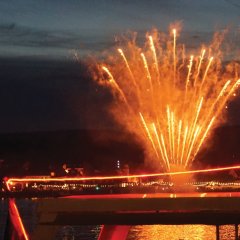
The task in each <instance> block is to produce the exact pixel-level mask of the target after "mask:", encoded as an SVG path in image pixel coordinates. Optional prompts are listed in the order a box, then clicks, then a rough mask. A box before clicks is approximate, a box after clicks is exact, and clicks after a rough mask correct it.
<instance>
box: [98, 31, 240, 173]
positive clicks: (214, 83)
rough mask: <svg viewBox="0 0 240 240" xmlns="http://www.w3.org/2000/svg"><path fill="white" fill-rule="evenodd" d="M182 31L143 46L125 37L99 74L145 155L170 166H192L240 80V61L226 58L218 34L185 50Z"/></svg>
mask: <svg viewBox="0 0 240 240" xmlns="http://www.w3.org/2000/svg"><path fill="white" fill-rule="evenodd" d="M177 36H178V32H177V29H176V28H173V29H171V31H170V34H169V35H166V34H165V35H164V33H159V32H157V31H153V33H152V34H147V37H146V44H145V45H144V46H143V47H141V46H138V45H137V44H136V42H137V41H135V40H136V39H133V41H129V42H126V44H125V45H124V46H122V48H119V49H118V53H119V54H120V56H118V55H116V56H111V58H109V59H110V60H109V63H104V64H103V65H104V67H102V70H103V71H101V72H100V73H99V74H100V76H99V78H98V79H97V80H98V81H99V83H100V84H103V85H106V86H108V87H109V89H110V90H111V91H112V93H113V96H114V101H115V102H114V104H113V105H112V107H110V112H111V113H112V114H113V116H114V118H115V119H116V120H117V121H118V122H119V123H120V124H121V125H124V127H126V128H127V129H128V130H129V131H130V132H131V133H133V134H135V135H136V137H137V138H138V139H139V140H140V142H141V144H142V145H143V147H144V149H145V159H146V161H149V162H150V163H151V164H155V165H154V167H156V168H158V169H161V170H163V171H165V172H171V171H173V169H175V168H174V167H173V166H176V165H177V166H178V168H177V169H186V170H187V169H190V167H191V164H192V162H193V161H194V160H195V158H196V157H197V154H198V153H199V151H200V150H202V149H203V147H204V145H205V143H206V142H207V140H209V139H210V135H211V133H212V131H213V129H214V128H215V127H217V126H218V125H219V124H221V123H222V122H223V121H224V120H225V114H224V111H223V110H224V108H225V106H226V104H227V103H228V102H229V101H230V100H231V99H232V98H233V96H234V94H236V90H237V88H238V87H239V85H240V79H239V75H240V67H239V64H237V63H229V64H223V63H222V62H224V61H222V53H221V50H220V47H219V46H220V42H219V41H220V40H219V39H218V38H217V37H216V38H214V39H213V43H212V44H210V46H209V47H205V48H201V49H199V50H192V51H193V52H191V53H190V54H185V46H182V44H178V43H177ZM219 56H221V57H219ZM223 60H224V58H223ZM221 61H222V62H221ZM123 63H124V64H123ZM105 66H106V67H105ZM107 66H108V67H107ZM104 72H105V73H107V75H108V76H107V77H106V74H104ZM126 105H127V108H126Z"/></svg>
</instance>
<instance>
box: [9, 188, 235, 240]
mask: <svg viewBox="0 0 240 240" xmlns="http://www.w3.org/2000/svg"><path fill="white" fill-rule="evenodd" d="M34 201H36V203H37V212H38V220H37V225H36V228H35V230H34V231H33V233H32V234H31V236H29V234H28V233H27V232H26V230H25V228H24V226H23V224H22V221H21V216H20V215H19V212H18V209H17V206H16V203H15V201H14V200H13V199H10V202H9V219H10V224H9V225H11V234H12V236H15V238H10V239H20V240H28V239H32V240H40V239H46V240H48V239H49V240H50V239H54V236H55V234H56V231H57V229H58V227H59V226H64V225H90V224H91V225H94V224H96V225H104V226H103V227H102V230H101V232H100V235H99V238H98V239H99V240H124V239H126V238H127V234H128V231H129V229H130V226H131V225H141V224H144V225H148V224H149V225H150V224H166V225H168V224H169V225H173V224H174V225H178V224H179V225H183V224H206V225H215V226H216V240H220V234H219V226H220V225H228V224H234V225H235V239H236V240H237V239H239V237H238V224H239V223H240V193H239V192H227V193H225V192H219V193H218V192H212V193H155V194H106V195H80V196H68V197H63V198H42V199H36V200H34ZM8 227H9V226H8ZM6 232H7V233H8V235H9V231H6ZM16 236H17V237H16ZM10 237H11V236H10Z"/></svg>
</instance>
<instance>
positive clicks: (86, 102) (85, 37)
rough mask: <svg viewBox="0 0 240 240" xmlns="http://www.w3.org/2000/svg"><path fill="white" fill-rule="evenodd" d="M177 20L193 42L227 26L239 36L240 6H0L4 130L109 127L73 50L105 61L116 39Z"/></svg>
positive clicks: (199, 2) (155, 1) (180, 0)
mask: <svg viewBox="0 0 240 240" xmlns="http://www.w3.org/2000/svg"><path fill="white" fill-rule="evenodd" d="M176 21H181V22H182V23H183V34H184V33H185V34H186V35H187V36H190V37H189V39H188V40H189V43H191V35H196V34H197V35H198V36H199V38H200V39H203V40H204V37H205V36H206V35H207V34H212V32H214V31H215V30H222V29H224V28H226V27H231V28H232V29H233V32H234V33H239V31H240V3H239V1H238V0H121V1H120V0H89V1H83V0H68V1H67V0H51V1H49V0H42V1H35V0H21V1H19V0H0V112H1V118H0V132H15V131H20V132H21V131H38V130H40V131H43V130H54V129H75V128H86V127H90V128H98V127H103V128H105V127H109V125H108V124H110V125H111V123H106V122H105V120H102V122H104V123H101V120H99V121H98V117H99V116H100V115H102V114H103V112H102V110H101V109H100V108H101V103H99V97H94V95H93V94H92V92H93V91H94V90H95V89H91V84H90V82H89V80H86V79H84V77H83V76H84V69H81V67H80V66H79V64H78V63H74V62H73V61H72V59H73V52H74V51H76V50H77V51H78V53H79V54H80V55H82V57H84V55H85V54H87V55H97V54H100V55H101V52H102V51H104V50H108V49H110V48H112V47H114V37H115V36H119V35H121V34H124V33H126V32H127V31H129V30H131V31H138V32H140V33H145V32H146V31H149V30H151V28H152V27H156V28H158V29H160V30H162V31H166V30H167V29H168V26H169V24H171V23H173V22H176ZM59 60H61V62H60V61H59ZM78 71H79V72H78ZM96 109H97V111H96ZM93 111H96V112H95V113H93ZM89 113H90V114H89ZM86 114H88V116H89V115H91V116H90V119H91V121H92V122H91V121H90V122H91V123H90V126H87V124H86V122H88V119H86ZM87 118H88V117H87Z"/></svg>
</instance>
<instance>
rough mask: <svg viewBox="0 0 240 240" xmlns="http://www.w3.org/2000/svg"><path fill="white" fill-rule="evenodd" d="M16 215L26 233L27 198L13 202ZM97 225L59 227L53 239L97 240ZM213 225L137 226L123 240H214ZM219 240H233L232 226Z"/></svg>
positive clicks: (31, 212) (32, 217)
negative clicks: (18, 213) (24, 227)
mask: <svg viewBox="0 0 240 240" xmlns="http://www.w3.org/2000/svg"><path fill="white" fill-rule="evenodd" d="M17 205H18V208H19V211H20V214H21V216H22V218H23V222H24V225H25V226H26V229H27V231H28V232H32V231H33V230H34V227H35V224H36V211H35V208H36V205H35V204H34V201H31V200H29V199H22V200H17ZM6 219H7V201H6V200H2V201H0V240H4V228H5V224H6ZM100 229H101V226H63V227H61V228H59V230H58V232H57V234H56V237H55V239H54V240H97V236H98V234H99V232H100ZM215 239H216V228H215V226H207V225H141V226H140V225H137V226H132V227H131V229H130V231H129V234H128V237H127V240H215ZM220 239H221V240H235V236H234V226H232V225H226V226H221V227H220Z"/></svg>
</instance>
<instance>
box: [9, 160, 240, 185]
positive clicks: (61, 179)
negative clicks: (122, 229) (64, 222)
mask: <svg viewBox="0 0 240 240" xmlns="http://www.w3.org/2000/svg"><path fill="white" fill-rule="evenodd" d="M233 169H240V165H236V166H228V167H219V168H209V169H200V170H190V171H179V172H164V173H163V172H161V173H148V174H135V175H123V176H96V177H53V178H51V177H44V178H34V177H32V178H28V177H26V178H9V179H7V180H6V182H5V183H6V185H7V188H8V189H11V185H13V184H16V183H21V182H23V183H26V182H28V183H29V182H72V181H80V182H81V181H91V180H96V181H97V180H100V181H101V180H115V179H125V178H128V179H133V178H147V177H162V176H174V175H182V174H194V173H209V172H220V171H227V170H233Z"/></svg>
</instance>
